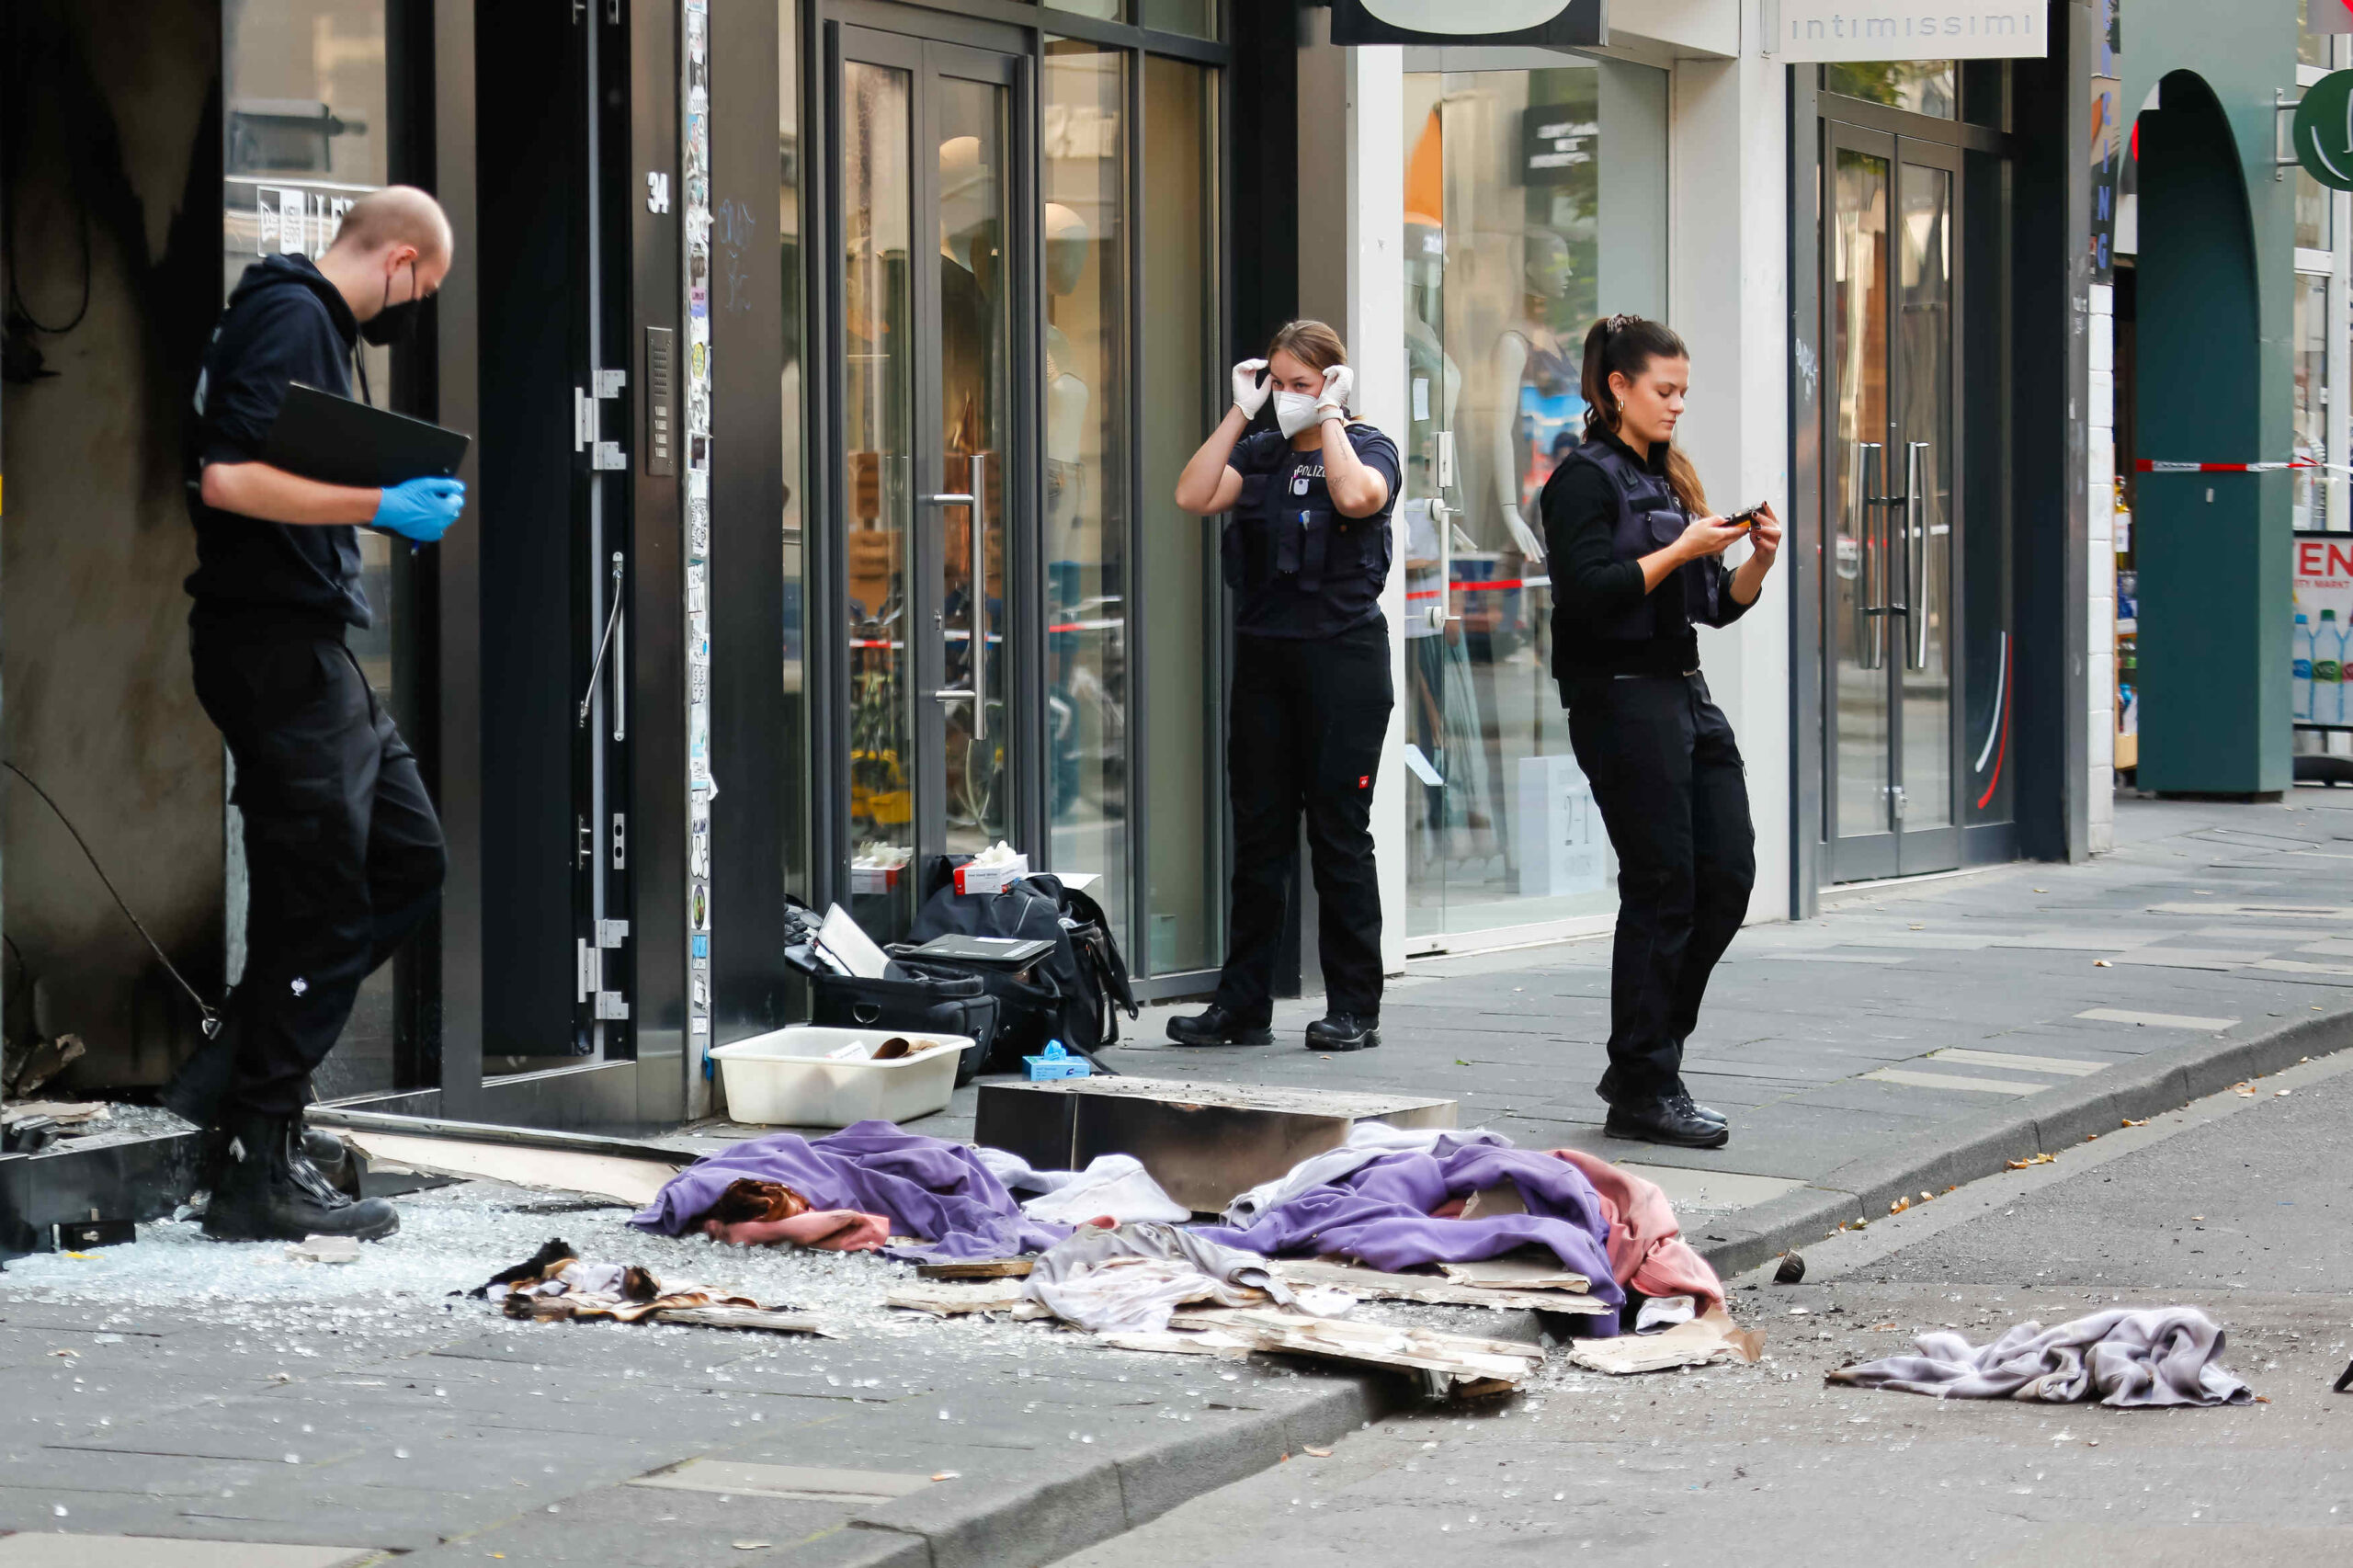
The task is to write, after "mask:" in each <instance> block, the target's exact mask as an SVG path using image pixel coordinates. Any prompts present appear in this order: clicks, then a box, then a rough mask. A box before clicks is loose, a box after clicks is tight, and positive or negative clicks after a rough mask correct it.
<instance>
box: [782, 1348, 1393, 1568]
mask: <svg viewBox="0 0 2353 1568" xmlns="http://www.w3.org/2000/svg"><path fill="white" fill-rule="evenodd" d="M1320 1381H1323V1382H1324V1387H1322V1388H1321V1389H1319V1390H1318V1391H1317V1392H1314V1393H1313V1394H1311V1395H1309V1396H1308V1397H1306V1398H1304V1399H1302V1400H1300V1401H1298V1402H1297V1403H1292V1404H1290V1405H1288V1406H1286V1407H1285V1408H1283V1409H1279V1410H1254V1411H1249V1412H1245V1413H1243V1419H1240V1420H1237V1421H1233V1422H1228V1423H1225V1424H1223V1425H1222V1426H1218V1427H1216V1428H1214V1429H1213V1430H1211V1431H1206V1432H1203V1431H1194V1432H1171V1433H1170V1434H1169V1435H1168V1436H1166V1437H1159V1436H1157V1435H1155V1436H1154V1437H1148V1438H1145V1439H1143V1440H1142V1441H1140V1442H1136V1443H1132V1444H1130V1445H1128V1446H1127V1447H1125V1448H1120V1447H1117V1446H1113V1447H1111V1448H1110V1449H1108V1451H1104V1452H1098V1453H1097V1454H1091V1455H1090V1456H1089V1462H1088V1463H1087V1464H1086V1466H1085V1467H1084V1468H1080V1469H1072V1470H1066V1471H1061V1472H1058V1473H1056V1474H1053V1475H1051V1476H1026V1477H1019V1478H1016V1477H1011V1476H1007V1475H1005V1474H1002V1473H998V1474H990V1475H972V1476H970V1477H966V1478H962V1479H960V1480H957V1481H950V1482H943V1483H940V1484H938V1485H936V1486H928V1487H926V1488H925V1489H924V1490H923V1491H921V1492H917V1493H915V1494H911V1495H909V1496H906V1497H902V1498H900V1499H898V1500H897V1501H895V1502H892V1503H887V1504H884V1505H882V1506H879V1507H875V1508H872V1509H870V1510H868V1511H867V1512H865V1513H862V1514H858V1515H856V1516H854V1517H852V1518H851V1519H850V1521H849V1524H848V1527H847V1528H846V1529H842V1530H836V1531H833V1532H830V1533H828V1534H827V1535H825V1536H822V1537H820V1538H818V1539H817V1540H813V1541H810V1542H807V1543H805V1544H803V1545H802V1546H801V1547H799V1548H797V1549H796V1550H794V1551H790V1552H787V1553H780V1554H779V1556H778V1559H777V1561H779V1562H788V1563H790V1564H793V1565H794V1568H801V1565H802V1564H804V1563H805V1564H807V1565H809V1568H819V1565H820V1564H822V1565H823V1568H1042V1565H1043V1564H1046V1563H1049V1562H1058V1561H1060V1560H1061V1559H1063V1558H1064V1557H1068V1556H1070V1555H1071V1554H1072V1553H1074V1552H1077V1551H1084V1550H1086V1548H1087V1547H1090V1546H1093V1545H1095V1544H1097V1542H1099V1541H1105V1540H1110V1539H1112V1538H1113V1537H1115V1536H1120V1535H1125V1534H1126V1533H1127V1532H1128V1531H1130V1530H1132V1529H1135V1528H1138V1527H1140V1526H1142V1525H1144V1524H1147V1523H1149V1522H1150V1521H1152V1520H1154V1519H1156V1518H1158V1517H1160V1516H1161V1515H1163V1514H1165V1513H1166V1512H1168V1510H1170V1509H1171V1508H1174V1507H1176V1506H1177V1505H1179V1504H1181V1503H1188V1502H1190V1501H1192V1499H1194V1498H1196V1497H1199V1496H1201V1495H1203V1494H1206V1493H1210V1492H1214V1491H1216V1490H1217V1489H1218V1488H1219V1487H1221V1486H1229V1485H1232V1484H1233V1483H1234V1482H1237V1481H1242V1480H1245V1479H1246V1478H1248V1477H1250V1476H1253V1475H1256V1474H1257V1473H1258V1472H1259V1471H1264V1470H1268V1469H1271V1468H1273V1467H1274V1466H1275V1465H1278V1464H1279V1463H1281V1462H1282V1461H1283V1460H1284V1458H1285V1457H1286V1456H1288V1455H1290V1454H1292V1453H1295V1452H1297V1451H1298V1450H1299V1449H1300V1448H1301V1447H1302V1445H1304V1444H1307V1443H1316V1444H1319V1445H1320V1444H1325V1443H1330V1442H1332V1441H1334V1440H1336V1438H1338V1437H1340V1436H1341V1435H1342V1434H1343V1433H1347V1432H1351V1431H1354V1430H1356V1429H1357V1428H1358V1426H1362V1425H1363V1424H1364V1423H1366V1422H1368V1421H1373V1420H1377V1419H1379V1418H1380V1417H1381V1416H1382V1415H1387V1414H1388V1413H1389V1412H1390V1411H1391V1410H1392V1409H1394V1408H1396V1407H1397V1406H1398V1405H1399V1404H1401V1403H1403V1402H1404V1400H1405V1398H1406V1397H1407V1394H1408V1389H1409V1385H1408V1383H1407V1381H1406V1380H1405V1379H1404V1376H1403V1375H1396V1374H1390V1373H1383V1372H1366V1373H1355V1374H1351V1373H1339V1374H1336V1375H1328V1376H1326V1377H1324V1378H1323V1379H1321V1380H1320Z"/></svg>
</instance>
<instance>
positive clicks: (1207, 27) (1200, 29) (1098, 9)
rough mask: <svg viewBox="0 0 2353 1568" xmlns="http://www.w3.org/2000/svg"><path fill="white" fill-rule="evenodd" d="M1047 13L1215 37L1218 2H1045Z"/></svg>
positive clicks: (1154, 0) (1165, 0) (1048, 0)
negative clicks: (1131, 23) (1063, 13)
mask: <svg viewBox="0 0 2353 1568" xmlns="http://www.w3.org/2000/svg"><path fill="white" fill-rule="evenodd" d="M1045 6H1046V8H1047V9H1048V10H1050V11H1069V12H1072V13H1074V14H1075V15H1077V16H1082V17H1094V18H1095V19H1096V20H1097V21H1102V22H1133V23H1135V24H1136V26H1138V27H1141V28H1155V29H1157V30H1159V31H1161V32H1165V33H1188V34H1190V35H1191V36H1192V37H1194V38H1215V37H1217V0H1045Z"/></svg>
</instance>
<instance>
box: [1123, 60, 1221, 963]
mask: <svg viewBox="0 0 2353 1568" xmlns="http://www.w3.org/2000/svg"><path fill="white" fill-rule="evenodd" d="M1216 81H1217V77H1216V74H1215V73H1214V72H1211V71H1209V70H1206V69H1204V68H1202V67H1200V66H1197V65H1190V64H1188V63H1186V62H1183V61H1178V60H1170V59H1165V58H1164V57H1162V56H1159V55H1154V56H1150V57H1148V58H1147V59H1146V61H1145V62H1144V78H1143V176H1144V181H1145V188H1147V189H1149V190H1150V191H1151V192H1152V200H1151V201H1149V202H1148V203H1146V204H1145V207H1144V210H1143V214H1142V219H1143V222H1142V243H1143V301H1142V303H1143V309H1142V312H1140V314H1141V317H1142V330H1143V343H1142V352H1143V364H1142V370H1143V385H1144V397H1145V399H1146V404H1147V406H1148V407H1149V408H1151V409H1152V410H1153V411H1154V415H1153V417H1151V418H1149V419H1147V420H1145V421H1144V426H1143V443H1142V447H1143V483H1142V493H1141V504H1140V507H1139V509H1140V511H1141V512H1142V531H1141V534H1140V543H1139V545H1138V554H1139V564H1140V566H1141V568H1142V570H1141V573H1140V576H1141V577H1142V580H1143V581H1146V582H1149V583H1150V584H1151V585H1152V597H1151V603H1150V605H1149V606H1148V608H1146V610H1145V614H1144V620H1143V627H1144V651H1145V658H1144V680H1145V683H1146V689H1145V694H1144V695H1145V700H1144V716H1145V718H1144V722H1145V735H1144V745H1143V752H1142V755H1143V756H1144V758H1145V760H1146V762H1147V765H1148V769H1149V771H1148V772H1147V773H1146V775H1145V778H1144V791H1145V800H1144V806H1145V817H1144V821H1145V824H1146V827H1145V842H1144V845H1143V858H1144V870H1143V875H1144V890H1145V896H1144V918H1145V921H1146V923H1147V924H1146V928H1145V931H1144V938H1143V943H1142V946H1143V958H1144V962H1145V965H1146V969H1147V971H1148V972H1150V973H1153V974H1172V973H1177V972H1181V971H1190V970H1203V969H1211V968H1214V967H1216V965H1217V963H1218V961H1219V959H1220V957H1221V955H1222V951H1223V948H1224V936H1223V933H1222V931H1221V929H1220V922H1221V916H1222V913H1223V904H1224V887H1223V882H1222V877H1221V874H1220V857H1219V854H1218V843H1219V827H1220V823H1221V819H1222V814H1223V805H1224V798H1225V797H1224V791H1223V789H1222V785H1221V782H1220V780H1219V778H1218V775H1217V761H1218V748H1217V737H1218V733H1219V731H1220V729H1221V727H1222V713H1221V708H1220V703H1219V681H1218V671H1217V659H1216V657H1215V651H1216V648H1217V646H1218V639H1219V615H1220V607H1219V600H1218V596H1217V592H1216V586H1215V585H1216V582H1217V576H1216V571H1217V549H1216V540H1217V534H1216V530H1215V529H1214V528H1211V527H1206V526H1204V525H1203V523H1202V521H1201V519H1199V517H1192V516H1190V515H1189V514H1187V513H1185V512H1182V511H1179V510H1178V509H1177V507H1176V502H1175V501H1174V500H1173V499H1172V496H1173V494H1174V493H1175V491H1176V475H1177V474H1178V472H1180V471H1182V469H1183V468H1184V466H1185V462H1186V460H1187V459H1188V458H1190V457H1191V456H1192V454H1193V447H1194V443H1195V442H1196V441H1197V440H1198V439H1199V432H1200V431H1201V430H1202V429H1204V428H1206V427H1207V426H1208V425H1209V424H1210V422H1211V421H1212V420H1213V419H1215V418H1216V416H1217V415H1218V414H1219V413H1220V412H1222V410H1221V409H1220V408H1219V407H1218V404H1217V403H1216V400H1215V397H1214V392H1215V391H1216V387H1215V381H1216V379H1217V378H1216V376H1215V369H1216V353H1215V351H1216V342H1217V319H1218V318H1217V309H1216V305H1217V301H1216V281H1215V280H1216V277H1217V273H1216V267H1215V256H1216V242H1217V227H1216V224H1215V223H1214V222H1212V220H1211V193H1212V192H1213V191H1214V190H1215V189H1216V179H1215V168H1216V153H1215V139H1214V133H1213V131H1212V129H1211V128H1212V127H1214V126H1215V125H1216V123H1217V108H1216V97H1215V91H1216Z"/></svg>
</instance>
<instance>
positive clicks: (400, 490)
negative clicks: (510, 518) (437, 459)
mask: <svg viewBox="0 0 2353 1568" xmlns="http://www.w3.org/2000/svg"><path fill="white" fill-rule="evenodd" d="M465 509H466V482H465V481H464V480H462V479H440V478H433V479H412V480H407V481H405V482H404V483H399V484H388V485H386V486H384V489H383V498H382V499H381V500H380V501H378V502H377V503H376V526H377V527H378V528H382V529H383V530H384V531H385V532H387V533H396V534H398V535H400V536H401V537H402V538H403V539H405V540H414V541H415V542H416V543H418V544H431V543H433V542H435V541H436V540H438V539H440V537H441V536H442V535H443V534H445V533H448V532H449V525H450V524H452V523H454V522H456V521H457V520H458V514H459V513H460V512H462V511H464V510H465Z"/></svg>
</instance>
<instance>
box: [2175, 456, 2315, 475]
mask: <svg viewBox="0 0 2353 1568" xmlns="http://www.w3.org/2000/svg"><path fill="white" fill-rule="evenodd" d="M2132 466H2133V467H2134V468H2136V469H2138V470H2139V471H2140V472H2143V473H2277V472H2279V471H2280V470H2281V469H2290V468H2325V469H2327V470H2329V471H2330V472H2335V473H2353V468H2348V467H2347V465H2345V464H2344V463H2322V462H2313V461H2312V460H2309V459H2305V458H2290V460H2287V461H2285V462H2269V463H2169V462H2159V461H2158V460H2156V459H2154V458H2143V459H2141V460H2139V461H2137V462H2135V463H2134V464H2133V465H2132Z"/></svg>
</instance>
